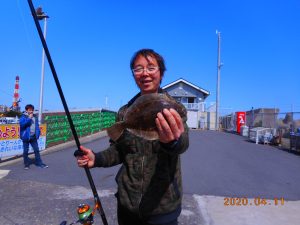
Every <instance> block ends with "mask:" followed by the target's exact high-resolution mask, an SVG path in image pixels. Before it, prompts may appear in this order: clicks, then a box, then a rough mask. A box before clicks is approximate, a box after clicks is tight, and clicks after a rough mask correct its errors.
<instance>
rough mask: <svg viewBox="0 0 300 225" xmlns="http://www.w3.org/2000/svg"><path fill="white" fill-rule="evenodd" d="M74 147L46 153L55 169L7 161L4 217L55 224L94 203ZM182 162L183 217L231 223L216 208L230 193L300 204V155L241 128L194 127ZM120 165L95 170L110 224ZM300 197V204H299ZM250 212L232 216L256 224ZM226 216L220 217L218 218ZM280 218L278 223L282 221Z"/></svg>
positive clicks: (0, 216)
mask: <svg viewBox="0 0 300 225" xmlns="http://www.w3.org/2000/svg"><path fill="white" fill-rule="evenodd" d="M85 146H87V147H90V148H92V149H93V150H94V151H101V150H103V149H105V147H106V146H108V139H107V138H101V139H97V140H94V141H92V142H90V143H86V144H85ZM73 152H74V148H73V147H67V148H65V149H63V150H60V151H55V152H48V153H47V154H45V155H43V156H42V158H43V160H44V161H45V163H47V164H48V165H49V168H48V169H40V168H37V167H35V166H31V168H30V170H28V171H25V170H24V169H23V163H22V161H21V160H14V161H12V162H11V163H8V164H7V163H5V164H3V163H2V165H1V164H0V176H1V174H2V175H3V177H2V179H0V199H1V203H0V212H1V213H0V224H6V225H10V224H11V225H17V224H18V225H21V224H22V225H23V224H24V225H25V224H26V225H27V224H40V225H48V224H53V225H55V224H59V223H60V222H61V221H63V220H67V221H68V222H69V223H70V222H72V221H74V220H76V219H77V217H76V211H75V210H76V207H77V206H78V205H79V204H80V203H88V204H91V205H93V200H92V194H91V190H90V188H89V183H88V181H87V178H86V176H85V172H84V170H83V169H81V168H78V167H77V165H76V161H75V158H74V157H73ZM182 169H183V181H184V196H183V211H182V214H181V216H180V219H179V221H180V224H181V225H183V224H187V225H194V224H195V225H196V224H197V225H200V224H203V225H208V224H226V222H225V221H224V218H225V215H223V214H221V213H218V214H217V213H216V212H219V211H222V212H223V211H224V210H225V208H224V201H225V200H224V197H228V198H233V197H237V198H244V199H247V200H249V201H251V199H253V198H258V197H259V198H262V199H264V198H266V199H274V198H278V199H280V198H283V199H284V201H286V202H287V201H291V206H286V209H289V208H288V207H292V208H291V209H292V210H294V208H295V207H298V206H300V205H298V202H297V200H298V201H299V200H300V156H298V155H294V154H291V153H288V152H285V151H282V150H280V149H278V148H276V147H272V146H267V145H256V144H254V143H251V142H248V141H247V140H246V139H245V138H244V137H241V136H238V135H235V134H230V133H223V132H214V131H198V130H191V131H190V147H189V149H188V151H187V152H186V153H184V154H183V155H182ZM117 170H118V167H114V168H101V169H92V170H91V172H92V175H93V178H94V182H95V185H96V187H97V189H98V193H99V196H100V199H101V201H102V204H103V208H104V211H105V213H106V216H107V220H108V223H109V224H110V225H112V224H117V222H116V201H115V198H114V193H115V190H116V185H115V182H114V176H115V174H116V172H117ZM5 174H7V175H6V176H4V175H5ZM293 201H295V203H296V204H297V205H294V204H292V203H294V202H293ZM212 206H213V207H212ZM275 208H276V207H275ZM252 209H253V207H252ZM230 210H231V211H230V212H235V211H236V210H234V209H233V208H232V209H230ZM267 210H269V211H270V210H271V207H269V209H267ZM272 210H273V209H272ZM274 210H277V211H276V212H277V214H278V215H279V214H280V212H282V213H281V214H280V218H282V217H283V219H285V220H287V221H288V224H294V223H293V221H294V220H293V221H292V220H291V219H290V220H289V217H288V215H287V214H283V213H284V211H283V208H282V209H280V211H279V209H278V207H277V209H274ZM292 210H290V211H291V212H293V211H292ZM236 212H237V211H236ZM260 212H263V211H262V210H261V211H260ZM247 213H248V214H249V210H248V211H247V212H246V213H244V214H242V213H240V214H242V215H244V217H243V216H241V218H242V219H241V221H242V222H241V223H231V224H244V225H246V224H254V223H246V222H245V218H248V217H247V216H248V215H247ZM270 213H274V212H273V211H272V212H270ZM227 214H228V213H227ZM265 214H267V213H265ZM297 215H298V214H297ZM220 218H221V221H222V222H221V223H220V222H218V221H220ZM243 218H244V220H243ZM273 218H275V219H276V216H273ZM275 219H274V221H275ZM294 219H295V220H297V219H298V218H294ZM248 220H249V219H248ZM95 221H96V222H95V224H102V223H101V218H100V217H99V215H98V214H97V215H96V216H95ZM228 221H229V219H228ZM274 221H273V223H271V224H275V222H274ZM276 221H280V219H278V218H277V219H276ZM271 222H272V219H271ZM255 224H266V223H257V222H256V223H255ZM295 224H296V223H295Z"/></svg>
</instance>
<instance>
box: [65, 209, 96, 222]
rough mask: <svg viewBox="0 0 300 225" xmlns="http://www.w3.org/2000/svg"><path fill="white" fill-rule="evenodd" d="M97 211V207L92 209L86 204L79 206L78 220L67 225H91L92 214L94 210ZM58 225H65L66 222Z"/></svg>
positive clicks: (92, 220)
mask: <svg viewBox="0 0 300 225" xmlns="http://www.w3.org/2000/svg"><path fill="white" fill-rule="evenodd" d="M96 209H97V206H95V207H94V209H92V208H91V207H90V206H89V205H87V204H80V205H79V206H78V207H77V215H78V220H77V221H74V222H72V223H70V224H69V225H73V224H77V223H80V224H83V225H91V224H93V223H94V214H95V210H96ZM60 225H67V221H63V222H61V224H60Z"/></svg>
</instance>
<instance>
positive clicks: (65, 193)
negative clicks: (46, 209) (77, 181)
mask: <svg viewBox="0 0 300 225" xmlns="http://www.w3.org/2000/svg"><path fill="white" fill-rule="evenodd" d="M113 194H114V191H112V190H100V191H98V195H99V197H100V198H103V197H109V196H110V195H113ZM54 195H55V198H56V199H72V200H73V199H90V198H93V195H92V192H91V189H90V188H85V187H81V186H74V187H59V188H58V189H57V190H56V191H55V193H54Z"/></svg>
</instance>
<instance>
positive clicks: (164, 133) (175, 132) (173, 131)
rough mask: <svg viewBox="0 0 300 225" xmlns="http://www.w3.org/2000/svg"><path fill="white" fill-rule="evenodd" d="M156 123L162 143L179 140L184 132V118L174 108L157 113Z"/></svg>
mask: <svg viewBox="0 0 300 225" xmlns="http://www.w3.org/2000/svg"><path fill="white" fill-rule="evenodd" d="M155 123H156V127H157V130H158V135H159V140H160V142H162V143H169V142H171V141H174V140H178V139H179V137H180V136H181V134H182V133H183V132H184V126H183V123H182V119H181V117H180V115H179V114H178V112H177V111H176V110H174V109H163V113H161V112H159V113H157V117H156V119H155Z"/></svg>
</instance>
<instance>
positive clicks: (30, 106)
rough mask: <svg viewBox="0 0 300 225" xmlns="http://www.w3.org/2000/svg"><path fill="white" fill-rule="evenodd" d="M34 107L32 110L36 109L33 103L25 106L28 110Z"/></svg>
mask: <svg viewBox="0 0 300 225" xmlns="http://www.w3.org/2000/svg"><path fill="white" fill-rule="evenodd" d="M30 108H31V109H32V110H34V106H33V105H31V104H28V105H26V106H25V110H26V111H27V110H28V109H30Z"/></svg>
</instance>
